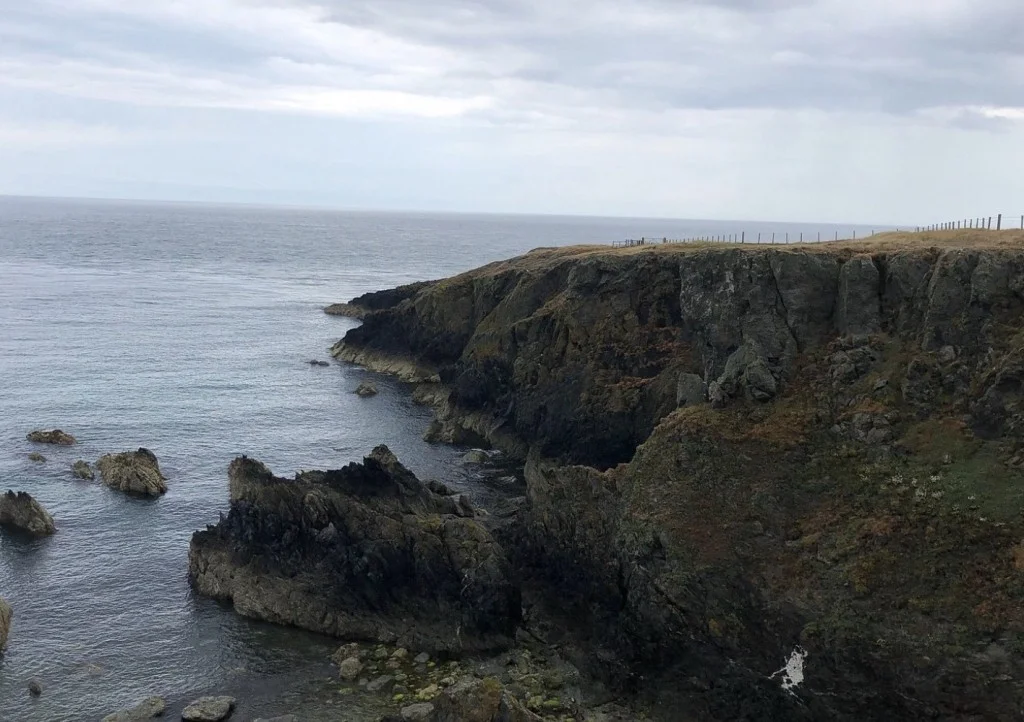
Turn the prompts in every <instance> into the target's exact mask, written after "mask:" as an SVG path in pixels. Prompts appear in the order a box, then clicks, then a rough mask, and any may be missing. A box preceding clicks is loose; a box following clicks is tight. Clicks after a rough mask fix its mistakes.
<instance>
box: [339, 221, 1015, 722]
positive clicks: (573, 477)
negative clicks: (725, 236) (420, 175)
mask: <svg viewBox="0 0 1024 722" xmlns="http://www.w3.org/2000/svg"><path fill="white" fill-rule="evenodd" d="M1022 271H1024V236H1021V235H1020V234H1012V233H1002V234H996V233H978V232H973V233H972V232H964V233H956V234H954V233H948V234H931V235H916V236H882V237H879V238H877V239H875V240H873V241H872V242H868V243H860V244H829V245H827V246H821V247H799V246H793V247H785V248H763V247H762V248H758V247H750V246H748V247H744V248H734V247H732V248H722V247H714V248H711V247H706V248H701V247H686V248H681V247H654V248H642V249H630V250H625V251H623V250H614V251H613V250H611V249H607V248H577V249H559V250H554V249H543V250H539V251H535V252H532V253H530V254H527V255H526V256H523V257H521V258H518V259H513V260H511V261H508V262H502V263H496V264H492V265H490V266H486V267H484V268H481V269H478V270H476V271H473V272H470V273H467V274H463V275H461V276H457V277H454V278H451V279H447V280H444V281H438V282H432V283H427V284H421V285H419V286H417V287H415V288H407V289H404V290H403V289H399V290H398V291H396V292H395V293H393V294H391V295H389V296H386V297H383V296H378V297H376V300H377V301H378V302H376V303H375V306H374V307H373V308H369V307H367V313H366V316H365V319H364V323H363V325H362V326H360V327H359V328H356V329H354V330H352V331H350V332H349V333H348V334H347V335H346V337H345V339H343V340H342V341H341V342H339V343H338V345H337V346H336V347H335V355H336V356H337V357H338V358H340V359H343V360H348V361H354V362H357V363H362V364H364V365H368V366H371V367H374V368H377V369H380V370H386V371H391V372H396V373H399V374H400V375H402V376H404V377H405V378H406V379H408V380H412V381H418V382H428V383H430V384H431V387H430V390H429V391H428V392H424V393H423V398H428V399H431V400H433V401H434V402H435V403H436V405H437V407H438V419H437V422H436V424H435V428H434V429H433V435H434V436H435V437H437V438H441V439H446V440H453V441H459V440H468V439H472V440H474V441H476V442H490V443H493V444H495V445H497V446H501V447H503V448H505V449H506V450H509V451H511V452H512V453H515V454H519V455H520V456H521V457H522V458H524V459H525V460H526V461H527V482H528V488H529V500H530V507H529V511H528V515H527V519H526V520H525V521H524V528H523V536H522V544H521V545H520V548H518V549H517V550H516V555H517V559H516V561H517V563H518V564H520V565H521V566H522V568H523V569H530V570H533V572H535V573H536V574H538V575H539V576H541V577H546V578H547V579H549V580H551V581H555V582H557V586H554V585H551V588H553V589H555V590H556V593H557V594H558V595H560V596H561V597H562V598H563V599H564V600H565V604H566V605H569V606H571V608H572V609H573V616H574V618H575V619H576V620H578V621H579V622H580V623H581V626H582V627H585V628H586V630H587V631H586V635H587V638H588V640H589V642H590V643H591V644H592V645H593V647H594V650H595V654H594V659H595V660H596V662H595V664H596V666H598V667H601V666H603V667H604V668H605V669H606V671H607V672H608V675H609V678H610V679H613V680H617V681H618V683H619V684H620V686H621V687H622V688H623V689H624V690H626V691H631V692H634V693H636V694H638V695H640V696H641V697H645V698H648V699H650V700H652V701H653V704H654V705H655V710H656V714H660V715H661V718H662V719H751V720H753V719H757V720H768V719H778V720H792V719H801V718H804V719H864V718H871V719H881V718H887V717H888V718H909V717H911V716H923V717H926V718H930V719H945V720H981V719H986V720H988V719H993V720H999V719H1006V720H1010V719H1018V718H1020V716H1021V715H1022V711H1024V612H1022V609H1024V607H1022V605H1021V602H1022V601H1024V542H1022V539H1024V523H1022V512H1024V496H1022V494H1024V491H1022V490H1024V474H1022V473H1021V466H1022V464H1024V449H1022V448H1021V435H1022V432H1024V424H1022V422H1021V415H1020V411H1021V409H1022V403H1024V401H1022V399H1024V396H1022V393H1024V392H1022V381H1024V316H1022V311H1024V273H1022Z"/></svg>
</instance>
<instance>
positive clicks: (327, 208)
mask: <svg viewBox="0 0 1024 722" xmlns="http://www.w3.org/2000/svg"><path fill="white" fill-rule="evenodd" d="M0 200H29V201H73V202H83V201H84V202H96V203H111V204H115V203H120V204H134V205H147V204H149V205H169V206H201V207H210V208H239V209H242V208H251V209H267V210H285V211H288V210H291V211H320V212H331V213H351V214H367V215H369V214H388V213H391V214H396V215H424V216H430V215H433V216H490V217H524V218H571V219H586V218H591V219H605V220H625V221H629V220H638V221H687V222H712V223H730V222H735V223H751V224H754V223H771V224H779V225H784V224H799V225H816V224H817V225H824V226H840V227H841V226H862V227H864V228H869V227H872V226H874V227H876V228H879V229H906V228H915V227H918V226H920V225H921V224H920V223H871V222H864V221H841V222H836V221H797V220H769V219H765V218H699V217H690V218H688V217H684V216H638V215H590V214H585V213H541V212H529V211H464V210H427V209H416V208H402V209H399V208H353V207H346V206H341V205H325V204H316V203H309V204H296V203H275V202H251V201H201V200H179V199H159V198H125V197H119V196H63V195H53V196H48V195H34V194H17V193H0Z"/></svg>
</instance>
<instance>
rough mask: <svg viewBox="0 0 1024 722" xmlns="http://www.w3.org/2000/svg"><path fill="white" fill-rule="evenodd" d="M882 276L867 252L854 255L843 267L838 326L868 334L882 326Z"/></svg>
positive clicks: (842, 330)
mask: <svg viewBox="0 0 1024 722" xmlns="http://www.w3.org/2000/svg"><path fill="white" fill-rule="evenodd" d="M881 291H882V289H881V279H880V277H879V275H878V267H877V266H876V265H875V264H874V262H873V261H872V260H871V259H870V258H869V257H866V256H857V257H854V258H851V259H850V260H849V261H847V262H846V263H844V264H843V265H842V268H841V269H840V270H839V294H838V296H837V298H836V330H837V331H838V332H839V333H841V334H846V335H855V336H856V335H867V334H873V333H878V331H879V330H881V301H880V297H881Z"/></svg>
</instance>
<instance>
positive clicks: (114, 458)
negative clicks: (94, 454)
mask: <svg viewBox="0 0 1024 722" xmlns="http://www.w3.org/2000/svg"><path fill="white" fill-rule="evenodd" d="M96 468H97V469H98V470H99V472H100V476H101V477H102V479H103V483H104V484H106V485H107V486H109V487H110V488H112V489H117V490H118V491H123V492H125V493H128V494H139V495H142V496H159V495H160V494H163V493H165V492H166V491H167V483H166V480H165V479H164V475H163V474H162V473H161V472H160V465H159V463H158V462H157V459H156V456H155V455H154V454H153V452H152V451H150V450H149V449H143V448H140V449H139V450H138V451H128V452H124V453H121V454H107V455H106V456H103V457H100V460H99V461H97V462H96Z"/></svg>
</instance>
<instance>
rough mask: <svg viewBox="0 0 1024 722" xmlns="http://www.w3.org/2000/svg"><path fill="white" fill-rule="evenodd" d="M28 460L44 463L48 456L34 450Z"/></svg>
mask: <svg viewBox="0 0 1024 722" xmlns="http://www.w3.org/2000/svg"><path fill="white" fill-rule="evenodd" d="M28 460H29V461H34V462H36V463H37V464H43V463H45V462H46V457H45V456H43V455H42V454H40V453H39V452H38V451H33V452H32V453H31V454H29V455H28Z"/></svg>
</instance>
